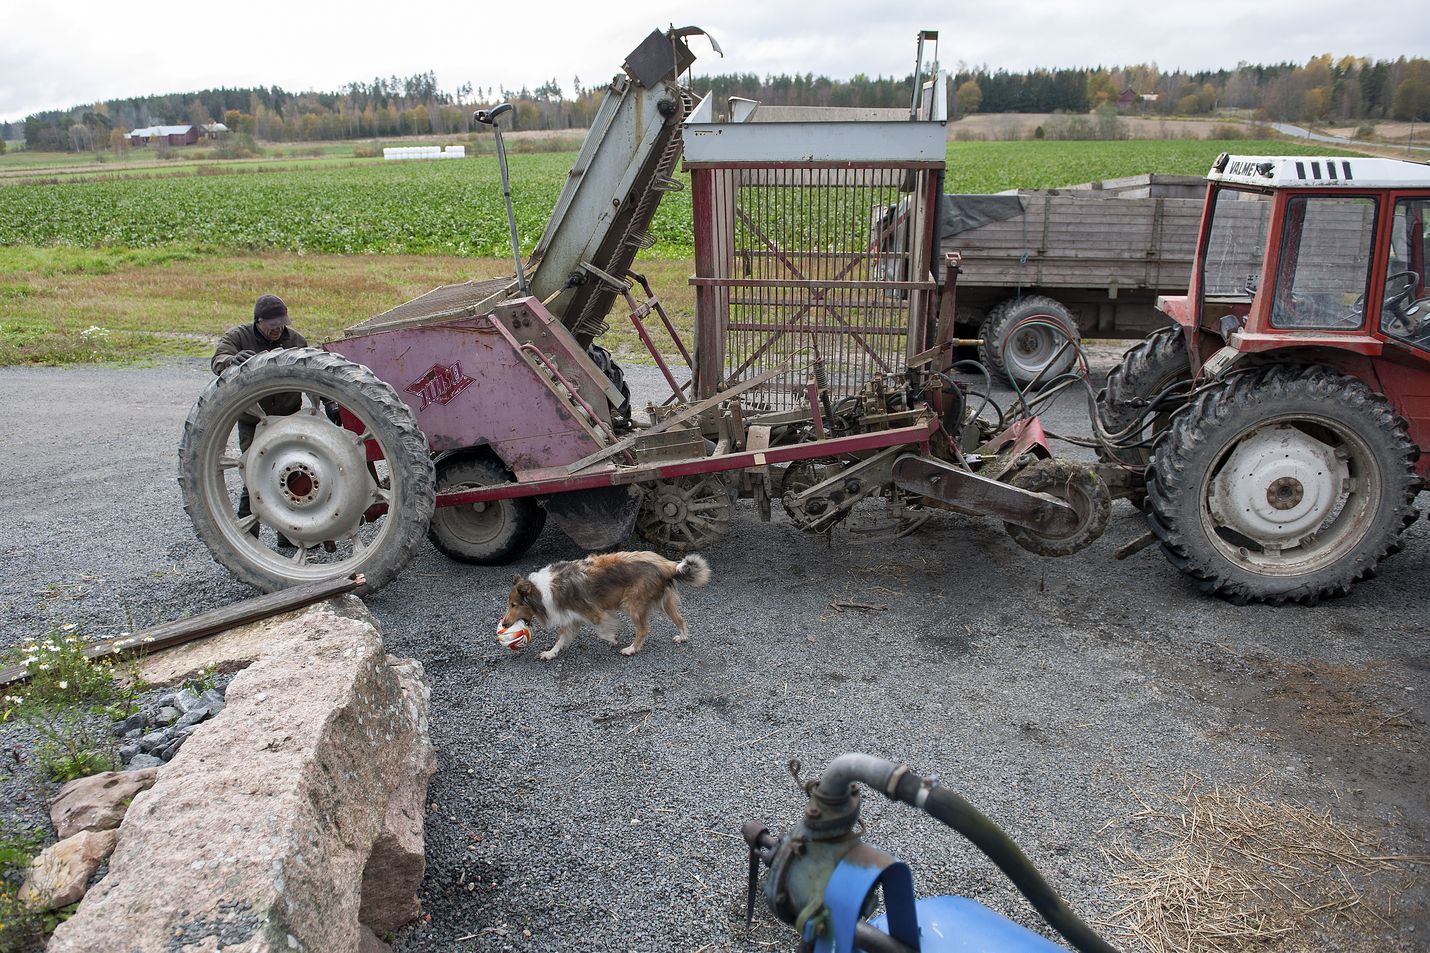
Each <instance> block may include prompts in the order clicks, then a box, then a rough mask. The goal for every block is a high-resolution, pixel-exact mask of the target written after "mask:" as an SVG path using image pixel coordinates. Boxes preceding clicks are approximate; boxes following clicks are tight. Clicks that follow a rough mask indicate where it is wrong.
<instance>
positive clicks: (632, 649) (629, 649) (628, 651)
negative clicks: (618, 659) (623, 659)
mask: <svg viewBox="0 0 1430 953" xmlns="http://www.w3.org/2000/svg"><path fill="white" fill-rule="evenodd" d="M639 651H640V649H639V648H637V647H636V644H635V643H634V642H632V643H631V644H630V645H627V646H626V647H625V648H623V649H621V654H622V655H635V654H636V653H637V652H639Z"/></svg>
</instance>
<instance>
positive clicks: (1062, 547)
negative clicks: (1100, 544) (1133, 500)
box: [1003, 460, 1112, 556]
mask: <svg viewBox="0 0 1430 953" xmlns="http://www.w3.org/2000/svg"><path fill="white" fill-rule="evenodd" d="M1008 482H1009V483H1011V484H1012V485H1013V486H1016V487H1018V488H1019V489H1021V490H1030V491H1032V492H1033V493H1046V494H1047V495H1049V496H1053V497H1057V498H1058V499H1060V500H1062V501H1063V502H1065V503H1068V504H1071V505H1072V507H1073V509H1075V510H1077V513H1078V517H1079V520H1078V524H1077V526H1076V527H1075V528H1074V529H1073V530H1072V531H1071V532H1069V533H1067V534H1066V535H1063V536H1047V535H1043V534H1041V533H1037V532H1035V531H1033V530H1031V529H1029V528H1028V527H1026V526H1018V525H1016V524H1014V523H1004V524H1003V526H1004V528H1005V529H1007V530H1008V535H1009V536H1011V537H1013V542H1015V543H1017V544H1018V545H1019V546H1022V547H1023V548H1024V549H1026V550H1028V552H1030V553H1037V554H1038V555H1039V556H1071V555H1072V554H1073V553H1076V552H1080V551H1082V550H1084V549H1086V548H1087V547H1089V546H1091V545H1092V544H1093V543H1095V542H1097V540H1098V538H1099V537H1101V536H1102V531H1103V530H1105V529H1107V523H1108V520H1110V519H1111V518H1112V494H1111V493H1109V492H1108V490H1107V484H1106V483H1104V482H1103V481H1102V477H1100V476H1098V475H1097V472H1096V471H1094V470H1092V469H1090V468H1088V467H1085V466H1082V465H1081V464H1077V463H1073V462H1072V461H1071V460H1039V461H1038V462H1036V463H1033V464H1031V465H1029V466H1027V467H1024V468H1023V469H1022V470H1019V471H1018V473H1017V474H1015V475H1014V477H1013V479H1011V480H1009V481H1008Z"/></svg>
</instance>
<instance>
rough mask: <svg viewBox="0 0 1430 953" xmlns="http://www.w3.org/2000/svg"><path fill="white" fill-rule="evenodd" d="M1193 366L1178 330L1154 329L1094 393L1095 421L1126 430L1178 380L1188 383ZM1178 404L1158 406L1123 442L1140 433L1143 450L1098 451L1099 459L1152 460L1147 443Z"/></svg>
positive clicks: (1113, 429)
mask: <svg viewBox="0 0 1430 953" xmlns="http://www.w3.org/2000/svg"><path fill="white" fill-rule="evenodd" d="M1191 379H1192V368H1191V364H1190V362H1189V359H1188V357H1187V338H1186V335H1184V334H1183V333H1182V329H1181V328H1180V327H1170V328H1158V329H1157V330H1156V331H1153V332H1152V333H1151V334H1149V335H1147V337H1146V338H1144V339H1143V340H1141V341H1139V342H1138V343H1137V344H1135V345H1133V346H1132V347H1131V348H1129V349H1128V350H1127V353H1125V354H1123V355H1122V363H1121V364H1118V365H1117V366H1116V367H1114V368H1113V369H1112V371H1111V372H1110V373H1109V374H1108V375H1107V385H1106V386H1105V387H1103V389H1102V390H1101V391H1099V392H1098V395H1097V419H1098V421H1099V422H1100V423H1101V424H1102V429H1103V430H1106V431H1108V432H1109V433H1120V432H1122V431H1124V430H1129V429H1130V428H1132V427H1133V426H1135V425H1136V424H1137V423H1138V422H1140V421H1142V420H1143V418H1145V417H1146V416H1147V409H1148V406H1149V405H1150V404H1151V402H1152V400H1153V398H1155V397H1157V396H1158V395H1159V394H1161V393H1162V392H1163V391H1165V390H1166V389H1167V388H1168V387H1171V386H1172V385H1173V384H1175V383H1177V382H1178V381H1190V380H1191ZM1176 409H1177V405H1175V404H1172V405H1169V406H1168V407H1166V408H1159V409H1158V410H1157V412H1156V414H1155V415H1154V416H1153V418H1152V419H1151V420H1148V421H1146V422H1145V425H1144V426H1143V428H1142V429H1141V430H1140V431H1135V432H1134V433H1133V434H1130V435H1129V436H1127V437H1126V438H1125V439H1123V440H1121V441H1119V442H1122V443H1131V442H1135V440H1134V437H1135V436H1137V435H1140V436H1141V438H1142V439H1143V440H1144V441H1146V443H1145V445H1144V446H1139V447H1129V448H1128V449H1126V450H1119V451H1117V454H1116V456H1115V457H1114V456H1112V455H1111V454H1110V453H1109V452H1108V451H1107V450H1105V449H1101V448H1100V449H1099V450H1098V456H1100V457H1102V458H1103V459H1106V460H1113V461H1115V462H1117V463H1126V464H1131V465H1133V466H1146V465H1147V462H1148V461H1149V460H1151V459H1152V442H1153V441H1154V440H1155V439H1156V438H1157V437H1159V436H1161V435H1162V433H1163V431H1165V430H1166V429H1167V426H1168V425H1169V424H1170V423H1171V420H1172V415H1173V414H1174V413H1175V412H1176Z"/></svg>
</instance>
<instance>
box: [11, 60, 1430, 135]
mask: <svg viewBox="0 0 1430 953" xmlns="http://www.w3.org/2000/svg"><path fill="white" fill-rule="evenodd" d="M911 83H912V77H911V76H905V77H903V78H898V77H893V76H890V77H883V76H878V77H869V76H866V75H863V74H859V75H856V76H853V77H851V78H849V79H830V78H829V77H826V76H815V75H813V74H810V73H805V74H794V75H775V76H765V77H760V76H757V75H755V74H752V73H744V74H741V73H732V74H719V75H710V76H694V77H693V78H691V79H690V85H691V87H692V88H693V89H696V90H698V91H700V92H701V93H704V92H705V91H707V90H708V91H713V92H714V93H715V94H716V102H717V103H723V102H724V101H725V99H726V98H727V97H729V96H742V97H746V98H749V99H757V100H760V101H761V102H766V103H770V104H771V105H811V106H864V107H897V106H904V105H907V103H908V100H909V91H910V84H911ZM949 87H950V89H949V91H950V94H951V95H950V98H949V108H950V113H951V114H952V116H953V118H959V117H962V116H964V115H968V114H970V113H974V112H989V113H1004V112H1060V113H1070V114H1077V113H1086V112H1088V111H1090V110H1095V109H1097V108H1098V107H1099V106H1103V105H1105V104H1109V103H1110V104H1115V105H1119V106H1120V107H1121V108H1124V109H1128V110H1130V111H1134V112H1137V113H1144V114H1156V115H1165V116H1173V115H1175V116H1197V115H1215V114H1227V113H1233V114H1237V115H1243V116H1248V117H1251V118H1254V119H1260V120H1276V121H1289V122H1306V123H1338V124H1359V123H1369V122H1374V121H1377V120H1389V119H1393V120H1400V121H1405V120H1410V121H1416V122H1421V121H1430V60H1427V59H1424V58H1420V57H1413V58H1407V57H1403V56H1402V57H1400V58H1398V59H1395V60H1370V59H1366V58H1362V57H1354V56H1343V57H1340V58H1339V59H1337V58H1333V57H1332V56H1331V55H1330V54H1325V55H1323V56H1318V57H1315V58H1313V59H1311V60H1309V61H1308V62H1306V63H1304V64H1297V63H1281V64H1276V65H1271V66H1262V65H1251V64H1246V63H1242V64H1239V65H1237V66H1236V67H1235V68H1232V69H1221V70H1214V71H1203V72H1190V73H1189V72H1183V71H1172V72H1166V71H1163V70H1160V69H1158V67H1157V66H1156V64H1142V65H1137V66H1126V67H1102V66H1098V67H1090V68H1061V69H1035V70H1030V71H1027V72H1010V71H1007V70H1002V69H990V68H989V67H988V66H986V65H985V66H968V65H965V64H959V65H958V67H957V68H956V69H954V70H951V71H950V73H949ZM604 88H605V87H604V86H602V85H594V86H588V85H585V84H583V83H582V81H581V78H580V77H579V76H577V77H573V78H572V80H571V82H570V84H569V85H565V86H563V85H562V83H561V82H560V81H559V80H557V79H555V78H552V79H550V80H548V81H547V82H545V83H543V84H541V85H540V86H538V87H537V88H536V89H530V88H528V87H522V88H521V89H516V90H512V89H507V88H505V87H503V86H502V85H500V84H495V85H490V86H474V85H473V84H472V83H471V82H467V83H463V84H462V85H460V86H459V87H457V88H456V89H454V90H443V89H441V88H440V87H439V86H438V83H437V79H436V76H435V74H433V73H432V72H427V73H420V74H416V75H412V76H407V77H398V76H392V77H386V78H384V77H376V78H374V79H372V80H366V81H356V82H351V83H348V84H347V85H345V86H343V87H342V88H341V89H339V90H338V91H336V92H312V91H310V92H302V93H294V92H289V91H287V90H284V89H281V88H279V87H277V86H273V87H267V88H241V89H206V90H200V91H198V92H188V93H170V94H164V95H154V96H145V97H139V98H132V99H112V100H107V101H104V102H97V103H91V104H87V105H82V106H75V107H73V108H70V109H63V110H51V111H47V112H40V113H35V114H33V115H31V116H28V117H26V118H25V119H24V120H23V121H22V122H18V123H3V124H0V140H12V141H14V140H19V139H22V138H23V140H24V142H25V146H26V148H29V149H40V150H55V151H72V152H84V151H91V150H93V151H104V150H107V149H111V148H113V149H121V148H123V147H124V144H125V142H127V133H128V131H129V130H131V129H136V128H140V127H143V126H149V125H179V124H184V123H201V124H202V123H212V122H222V123H224V124H225V125H226V126H227V127H228V129H229V131H230V132H231V133H232V134H234V135H236V136H239V137H250V138H253V139H258V140H264V141H269V142H287V141H315V140H340V139H370V138H380V137H395V136H410V135H456V134H458V133H465V132H468V131H470V128H471V114H472V111H473V109H475V108H476V107H478V106H481V105H486V104H491V103H495V102H499V101H510V102H512V103H513V104H514V105H515V106H516V115H515V128H517V129H556V130H559V129H583V128H585V127H586V126H587V125H589V123H590V120H591V118H592V116H593V115H594V114H595V111H596V109H597V108H598V107H599V105H600V100H601V94H602V92H603V91H604Z"/></svg>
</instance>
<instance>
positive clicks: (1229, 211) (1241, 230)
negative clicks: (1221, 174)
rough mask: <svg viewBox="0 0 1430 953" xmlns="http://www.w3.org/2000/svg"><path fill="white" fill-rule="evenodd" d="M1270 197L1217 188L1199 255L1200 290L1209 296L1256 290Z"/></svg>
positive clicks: (1238, 294) (1241, 295)
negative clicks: (1204, 249)
mask: <svg viewBox="0 0 1430 953" xmlns="http://www.w3.org/2000/svg"><path fill="white" fill-rule="evenodd" d="M1270 218H1271V196H1269V195H1266V194H1264V193H1261V192H1240V191H1237V190H1236V189H1221V190H1219V191H1218V192H1217V194H1216V201H1215V204H1214V205H1213V206H1212V221H1211V229H1210V231H1209V232H1208V233H1207V248H1206V253H1205V254H1204V256H1203V262H1204V264H1203V266H1202V293H1203V294H1204V295H1206V296H1208V297H1212V298H1222V299H1225V298H1238V297H1239V298H1244V299H1245V301H1247V302H1248V303H1249V302H1250V301H1251V297H1252V295H1253V294H1255V293H1256V283H1257V277H1258V276H1259V275H1260V274H1261V259H1262V257H1263V255H1264V254H1265V251H1266V223H1267V222H1268V221H1269V220H1270Z"/></svg>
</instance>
